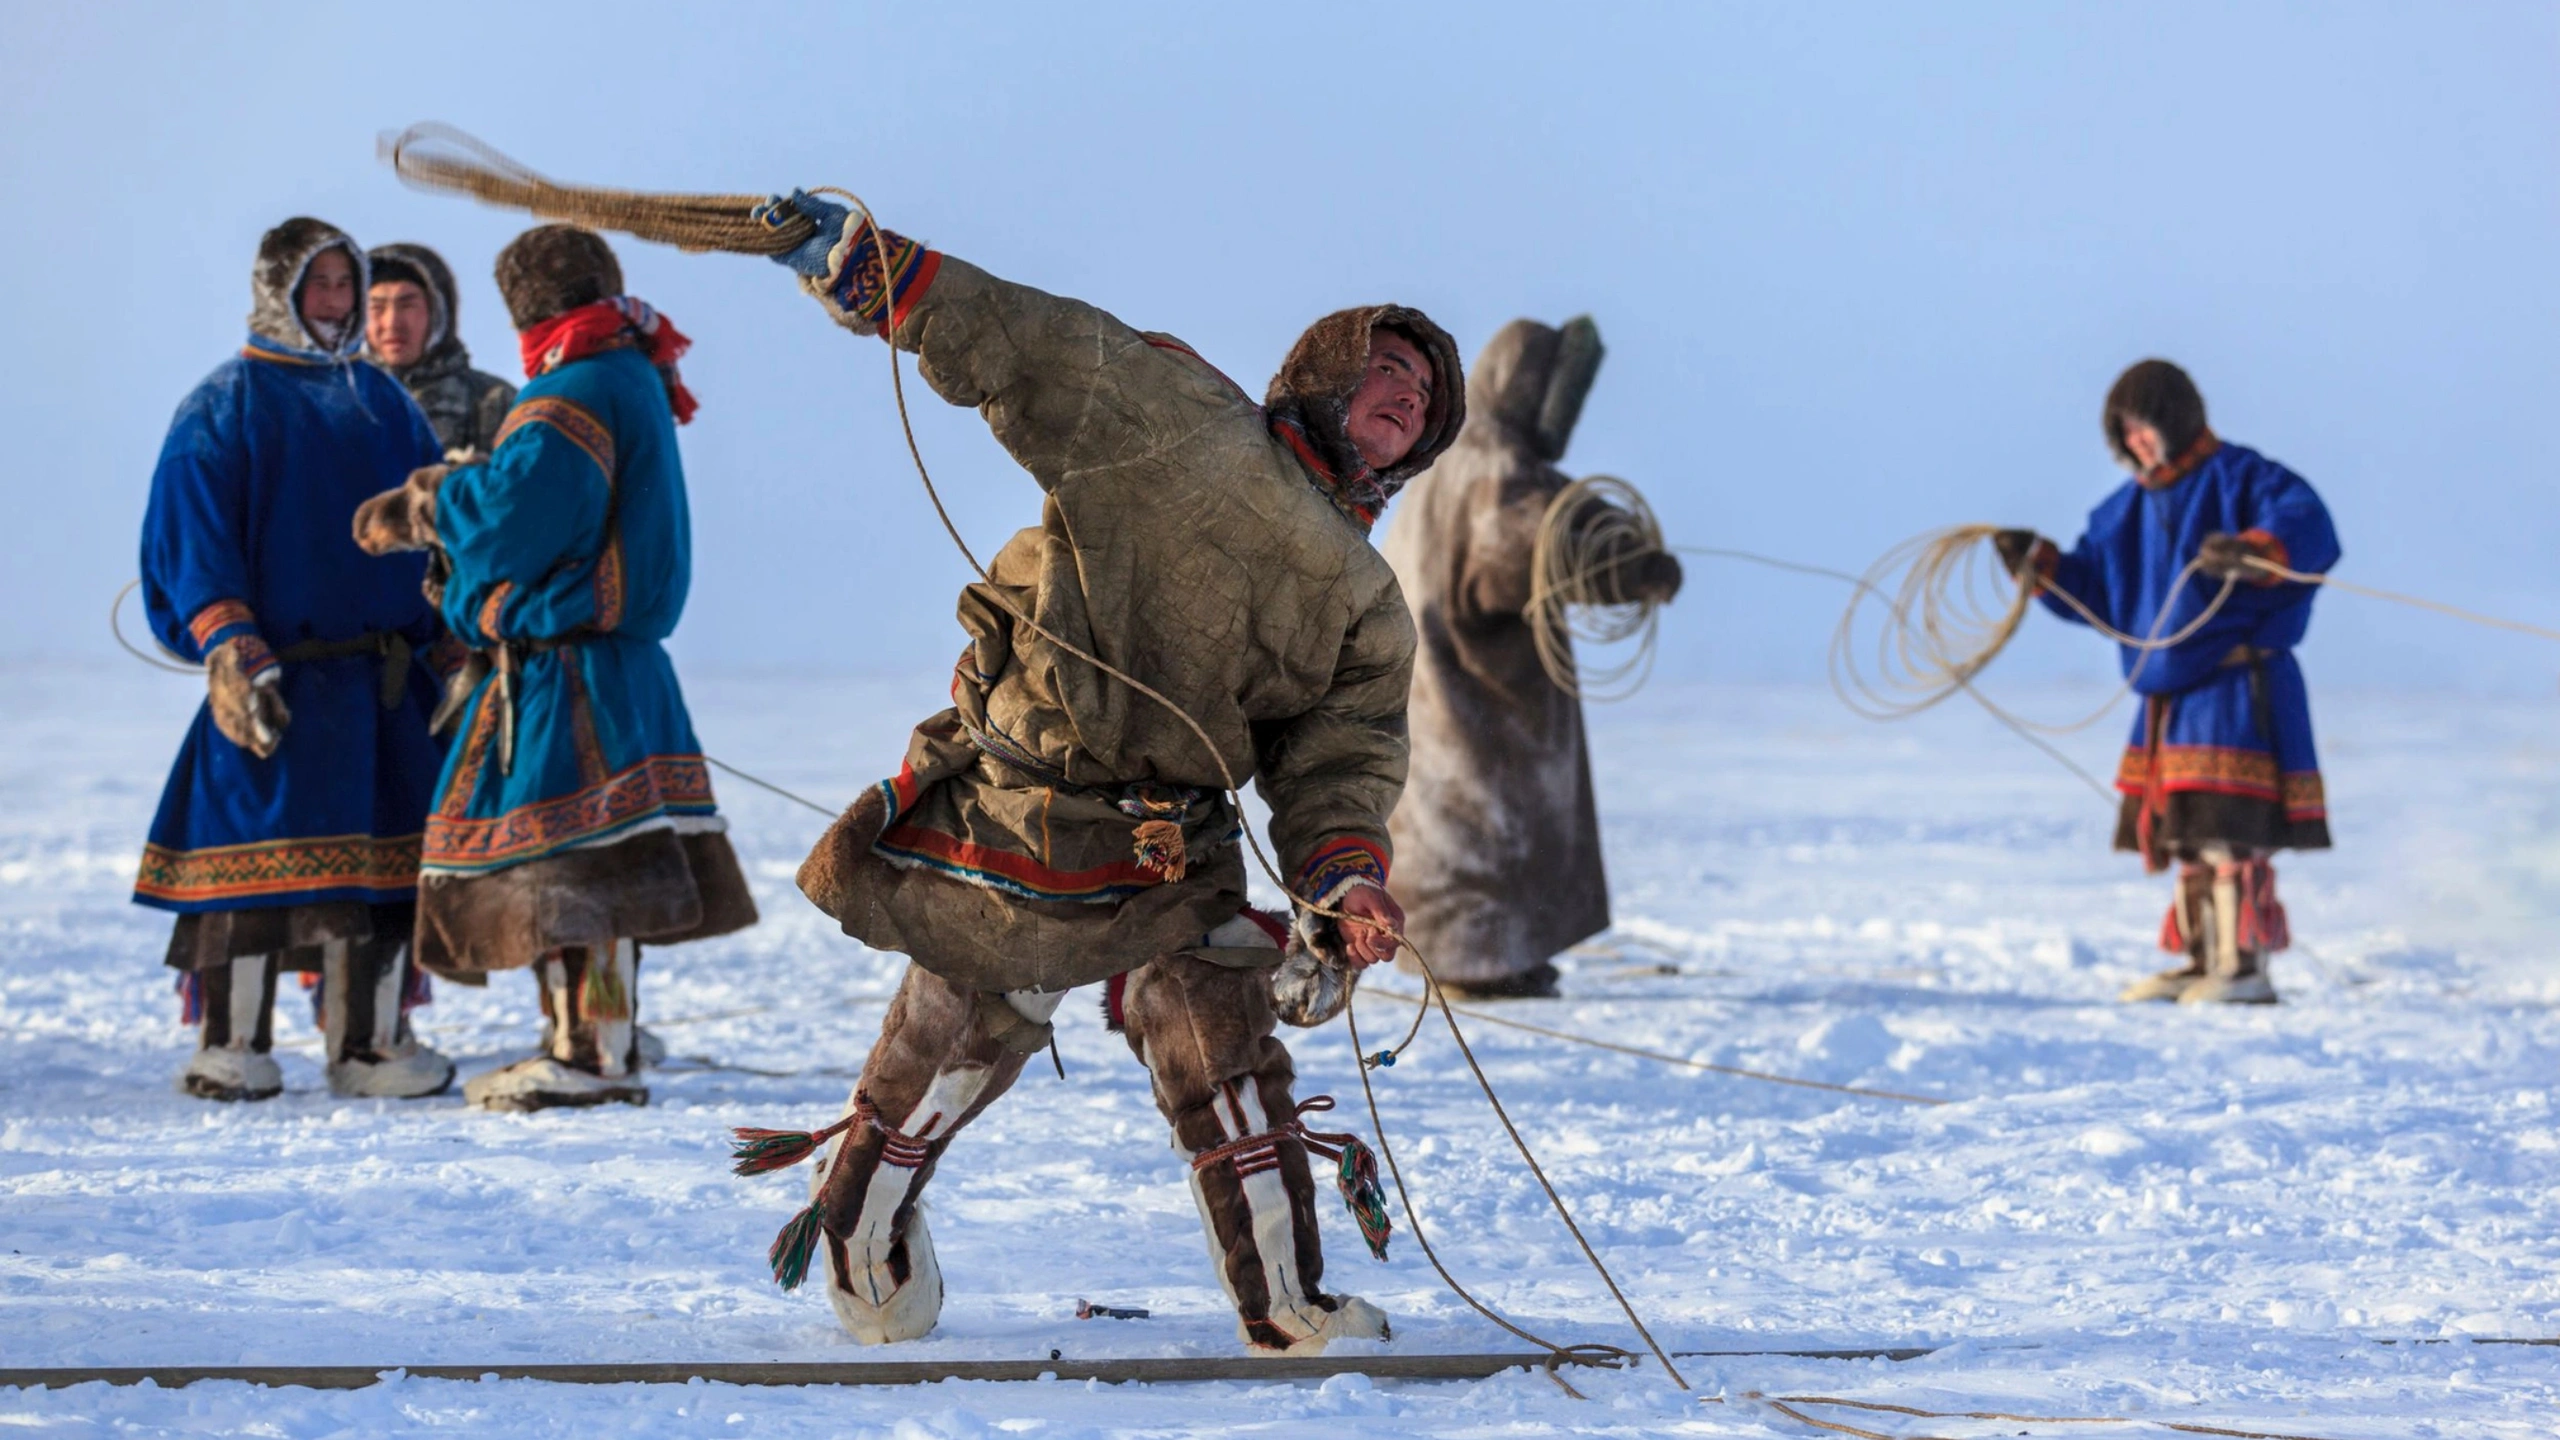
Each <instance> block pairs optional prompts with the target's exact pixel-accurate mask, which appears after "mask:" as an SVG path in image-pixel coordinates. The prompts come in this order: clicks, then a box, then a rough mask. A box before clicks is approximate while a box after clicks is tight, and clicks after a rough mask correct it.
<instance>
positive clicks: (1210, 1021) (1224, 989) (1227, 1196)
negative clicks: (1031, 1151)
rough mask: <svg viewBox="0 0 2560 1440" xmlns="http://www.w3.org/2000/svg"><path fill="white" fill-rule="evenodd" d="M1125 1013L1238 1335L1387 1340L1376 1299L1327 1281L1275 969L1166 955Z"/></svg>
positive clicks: (1144, 975)
mask: <svg viewBox="0 0 2560 1440" xmlns="http://www.w3.org/2000/svg"><path fill="white" fill-rule="evenodd" d="M1121 1015H1122V1020H1123V1023H1124V1024H1125V1026H1126V1027H1127V1031H1128V1036H1129V1044H1130V1048H1132V1049H1134V1050H1136V1051H1137V1052H1138V1058H1139V1060H1140V1061H1141V1062H1143V1063H1144V1064H1145V1065H1146V1067H1147V1073H1148V1075H1149V1076H1150V1077H1151V1078H1152V1080H1153V1082H1154V1090H1155V1100H1156V1108H1157V1109H1159V1110H1161V1111H1162V1112H1163V1113H1164V1116H1165V1118H1166V1119H1167V1120H1168V1121H1170V1122H1171V1123H1172V1126H1173V1144H1174V1149H1175V1150H1176V1151H1177V1152H1178V1153H1180V1154H1181V1155H1182V1156H1183V1158H1184V1160H1185V1161H1186V1162H1188V1166H1189V1169H1190V1181H1191V1198H1192V1201H1193V1203H1195V1204H1196V1205H1198V1206H1199V1208H1200V1224H1201V1229H1202V1230H1203V1231H1204V1232H1205V1234H1206V1237H1207V1239H1208V1242H1209V1263H1210V1265H1211V1266H1212V1267H1214V1268H1215V1269H1216V1270H1217V1272H1218V1283H1219V1285H1220V1286H1221V1287H1222V1288H1223V1289H1225V1291H1226V1292H1227V1299H1228V1301H1229V1302H1230V1303H1232V1304H1233V1305H1234V1306H1235V1309H1236V1334H1237V1336H1238V1337H1239V1338H1241V1339H1242V1340H1243V1341H1244V1343H1245V1344H1246V1345H1247V1346H1249V1347H1250V1348H1251V1349H1252V1351H1253V1352H1254V1353H1256V1354H1261V1355H1319V1354H1322V1353H1323V1352H1324V1349H1325V1347H1326V1346H1327V1345H1329V1344H1331V1343H1332V1342H1333V1341H1335V1340H1339V1339H1343V1338H1345V1337H1356V1338H1361V1339H1375V1338H1382V1337H1384V1336H1385V1335H1386V1334H1387V1317H1386V1316H1385V1315H1384V1314H1383V1313H1381V1312H1380V1311H1379V1310H1378V1308H1377V1307H1376V1306H1374V1305H1371V1304H1370V1303H1369V1302H1367V1301H1365V1300H1362V1299H1360V1298H1359V1297H1358V1296H1355V1295H1334V1294H1328V1293H1326V1292H1325V1290H1324V1288H1323V1281H1324V1237H1323V1235H1322V1233H1321V1232H1320V1231H1319V1230H1318V1228H1317V1224H1316V1188H1315V1179H1314V1176H1313V1174H1312V1173H1311V1172H1310V1170H1309V1169H1308V1165H1307V1146H1306V1141H1305V1139H1304V1138H1303V1135H1302V1133H1301V1131H1300V1129H1299V1127H1298V1124H1297V1117H1298V1107H1297V1105H1296V1103H1295V1102H1294V1101H1293V1100H1292V1098H1291V1096H1290V1086H1291V1084H1292V1083H1293V1081H1294V1079H1295V1070H1294V1067H1293V1066H1292V1065H1291V1063H1290V1060H1289V1050H1288V1047H1287V1046H1284V1045H1282V1044H1281V1043H1280V1042H1279V1040H1278V1039H1277V1038H1275V1037H1274V1036H1273V1034H1272V1031H1273V1029H1274V1028H1275V1027H1276V1025H1277V1024H1278V1016H1277V1015H1276V1014H1275V1013H1274V1009H1273V997H1272V992H1271V980H1270V977H1269V973H1268V972H1267V971H1259V970H1240V969H1234V968H1230V967H1227V966H1223V965H1217V964H1214V963H1211V962H1209V961H1207V960H1203V959H1200V958H1198V957H1196V956H1191V955H1172V956H1168V957H1166V958H1164V959H1162V960H1157V961H1155V962H1153V963H1151V964H1148V965H1144V966H1141V967H1139V968H1138V969H1137V970H1134V971H1132V972H1130V975H1129V979H1128V982H1127V984H1126V987H1125V989H1124V990H1123V992H1122V998H1121Z"/></svg>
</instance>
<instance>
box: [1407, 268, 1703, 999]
mask: <svg viewBox="0 0 2560 1440" xmlns="http://www.w3.org/2000/svg"><path fill="white" fill-rule="evenodd" d="M1601 353H1602V352H1601V346H1600V332H1599V329H1598V327H1597V326H1595V325H1593V324H1592V322H1591V320H1590V318H1589V317H1587V316H1584V317H1579V318H1576V319H1573V320H1568V321H1566V322H1565V324H1564V326H1563V327H1562V328H1561V329H1558V328H1556V327H1553V326H1548V325H1542V324H1540V323H1538V322H1537V321H1535V320H1514V321H1512V322H1511V323H1510V324H1508V325H1506V326H1504V327H1502V329H1501V331H1500V332H1498V333H1497V334H1495V336H1494V337H1493V339H1492V340H1491V341H1489V342H1487V343H1486V345H1485V347H1484V350H1483V352H1482V353H1480V354H1478V355H1477V356H1476V363H1475V369H1474V371H1473V373H1472V374H1471V375H1470V376H1469V378H1468V382H1467V428H1466V432H1465V433H1464V434H1462V435H1460V436H1459V437H1458V443H1457V445H1456V446H1455V447H1454V448H1453V449H1451V450H1450V452H1449V453H1448V454H1447V455H1446V456H1445V457H1443V458H1442V459H1441V461H1440V463H1439V464H1437V465H1434V466H1433V467H1431V470H1430V473H1428V474H1426V475H1424V476H1422V477H1421V478H1420V479H1419V480H1417V481H1416V482H1414V486H1413V490H1412V493H1411V494H1409V495H1407V496H1406V497H1405V502H1404V506H1403V508H1402V510H1401V511H1400V512H1399V513H1398V514H1397V516H1396V522H1395V525H1394V526H1393V528H1392V529H1391V530H1390V531H1389V533H1388V535H1387V542H1386V546H1385V550H1386V556H1387V559H1388V560H1389V561H1391V562H1393V563H1394V565H1395V569H1396V579H1397V581H1398V582H1399V583H1400V584H1402V585H1403V587H1404V594H1405V600H1406V602H1407V603H1408V604H1410V605H1411V606H1412V607H1413V622H1414V628H1415V630H1416V632H1417V635H1418V639H1419V649H1418V651H1417V654H1416V656H1415V661H1414V672H1413V704H1412V722H1411V723H1412V727H1413V770H1412V774H1411V776H1410V778H1408V779H1407V781H1406V782H1405V791H1404V799H1403V800H1402V802H1400V803H1399V804H1398V805H1397V806H1396V813H1395V823H1394V835H1395V844H1396V856H1397V865H1396V879H1395V892H1396V898H1397V899H1399V900H1401V901H1403V902H1404V909H1405V925H1406V933H1407V934H1409V935H1411V936H1412V937H1413V940H1414V943H1415V944H1416V945H1418V946H1420V947H1421V948H1422V950H1423V951H1424V953H1425V954H1426V955H1428V956H1429V958H1430V962H1431V969H1432V973H1433V974H1434V975H1435V976H1436V977H1437V978H1438V979H1439V980H1440V982H1441V984H1443V985H1444V986H1446V987H1448V988H1449V989H1451V990H1453V991H1455V992H1457V993H1459V994H1461V995H1466V996H1470V997H1475V998H1484V999H1490V998H1498V997H1504V996H1523V995H1552V994H1554V993H1555V985H1556V970H1555V966H1554V964H1553V957H1554V956H1555V955H1556V954H1558V953H1559V952H1561V951H1563V950H1565V949H1566V948H1567V947H1569V946H1571V945H1573V944H1575V943H1576V942H1578V941H1581V940H1584V939H1587V938H1589V937H1590V936H1593V935H1596V934H1599V933H1600V932H1601V931H1603V930H1606V929H1608V928H1609V881H1608V876H1607V875H1606V874H1605V873H1604V872H1603V870H1602V868H1601V857H1600V819H1599V815H1598V812H1597V810H1596V809H1595V808H1594V805H1593V803H1592V795H1591V761H1590V757H1589V755H1588V753H1587V751H1586V747H1585V743H1584V738H1583V724H1582V701H1581V699H1580V697H1579V696H1576V695H1574V694H1571V693H1569V692H1567V691H1565V690H1563V689H1561V688H1560V687H1558V686H1557V684H1556V683H1555V681H1553V680H1551V679H1550V678H1548V675H1547V670H1546V667H1545V665H1544V664H1543V663H1542V662H1541V660H1540V658H1539V654H1538V640H1537V636H1536V633H1535V630H1534V628H1533V627H1535V626H1536V625H1538V624H1539V623H1541V622H1540V620H1539V618H1538V617H1537V616H1536V615H1535V614H1534V613H1533V612H1532V608H1531V590H1532V585H1531V570H1532V563H1533V555H1534V553H1535V550H1536V548H1537V544H1538V537H1539V534H1540V531H1541V530H1542V529H1543V528H1544V527H1545V526H1546V525H1547V524H1548V520H1549V512H1550V511H1551V510H1553V509H1554V507H1555V506H1556V505H1557V504H1558V503H1559V499H1558V497H1559V496H1560V495H1561V493H1562V492H1563V491H1564V490H1565V489H1566V488H1567V487H1568V486H1570V485H1571V484H1572V483H1573V477H1571V476H1569V475H1567V474H1565V473H1564V471H1562V470H1560V469H1558V468H1557V466H1556V462H1557V461H1559V460H1561V459H1563V458H1564V452H1565V446H1566V445H1567V444H1568V443H1569V442H1570V441H1571V440H1572V438H1573V429H1574V424H1575V422H1576V421H1577V420H1579V419H1580V417H1581V414H1582V403H1583V399H1584V397H1585V396H1586V395H1588V394H1589V392H1590V389H1591V382H1592V379H1593V377H1594V376H1595V375H1596V374H1597V373H1598V371H1599V367H1600V357H1601ZM1608 513H1609V511H1608V507H1607V506H1606V504H1605V502H1603V501H1600V500H1599V499H1597V498H1594V497H1585V498H1583V499H1581V500H1580V502H1579V504H1578V507H1577V508H1576V509H1575V510H1574V511H1573V513H1571V514H1569V515H1561V516H1557V517H1555V518H1556V521H1557V523H1561V524H1565V525H1569V526H1572V527H1574V528H1575V529H1576V530H1583V529H1587V528H1589V527H1591V526H1593V525H1595V524H1597V523H1598V522H1600V521H1602V520H1603V519H1605V518H1606V517H1607V515H1608ZM1591 561H1592V566H1593V572H1594V576H1595V581H1594V583H1595V584H1596V585H1597V586H1598V587H1599V589H1598V593H1599V594H1600V595H1601V596H1603V597H1605V598H1608V599H1611V600H1615V601H1635V600H1644V601H1652V602H1657V603H1658V602H1661V601H1667V600H1669V599H1670V598H1671V597H1672V596H1673V595H1675V594H1677V593H1678V592H1679V589H1680V562H1679V561H1678V560H1676V559H1674V558H1672V557H1671V556H1670V555H1667V554H1664V553H1663V552H1661V551H1659V550H1653V549H1637V548H1632V546H1631V545H1630V546H1627V547H1622V548H1609V547H1607V546H1603V547H1602V553H1597V554H1594V555H1593V556H1592V557H1591ZM1557 638H1558V639H1559V640H1561V639H1562V637H1557ZM1568 643H1569V642H1568Z"/></svg>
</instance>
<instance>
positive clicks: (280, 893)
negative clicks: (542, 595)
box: [133, 338, 443, 912]
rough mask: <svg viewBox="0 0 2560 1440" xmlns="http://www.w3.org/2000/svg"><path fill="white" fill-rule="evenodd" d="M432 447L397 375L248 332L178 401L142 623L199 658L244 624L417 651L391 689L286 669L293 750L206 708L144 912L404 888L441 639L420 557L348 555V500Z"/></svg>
mask: <svg viewBox="0 0 2560 1440" xmlns="http://www.w3.org/2000/svg"><path fill="white" fill-rule="evenodd" d="M441 458H442V454H441V448H440V447H439V446H438V445H437V444H436V437H435V431H434V430H433V429H431V428H430V427H429V426H428V424H427V417H426V416H425V415H423V414H421V413H419V410H418V407H417V405H416V404H415V403H414V402H412V401H411V400H410V398H409V394H408V392H407V391H406V390H403V389H402V388H401V387H400V385H399V382H397V381H395V380H393V379H392V378H391V377H390V376H388V375H385V374H383V373H382V372H381V371H379V370H376V369H375V368H373V367H372V366H371V365H367V364H364V363H363V362H361V361H344V362H342V361H337V360H332V359H330V358H328V357H325V356H322V355H319V354H316V353H313V352H310V351H301V350H291V349H287V348H285V347H283V346H281V345H277V344H275V343H273V342H271V341H268V340H265V339H262V338H252V339H251V340H250V342H249V344H248V347H247V348H246V349H244V350H242V351H241V353H240V354H239V355H238V356H237V357H235V358H233V359H231V360H228V361H225V362H224V363H223V364H222V365H221V366H219V367H218V368H216V369H215V370H214V372H213V373H212V374H211V375H209V376H207V377H206V378H205V380H204V383H202V384H200V385H198V386H197V387H196V389H195V391H194V393H192V394H190V395H189V396H188V397H187V399H186V402H185V403H184V404H182V405H180V406H179V407H178V414H177V418H176V419H175V420H174V421H173V422H172V423H171V424H170V427H169V438H168V440H167V442H166V443H165V444H163V445H162V447H161V450H160V464H159V468H158V469H156V470H155V471H154V472H153V473H152V477H151V504H150V508H149V510H148V511H146V512H145V514H144V516H143V521H142V593H143V600H144V607H145V609H146V611H147V613H148V614H149V616H150V622H151V630H152V634H153V635H154V636H156V637H157V638H158V640H159V642H160V643H161V644H162V645H164V646H166V647H168V648H169V649H170V650H171V651H174V652H175V653H177V654H179V655H181V656H184V657H185V658H187V659H189V660H199V661H200V660H202V659H204V657H205V655H206V654H207V653H208V652H209V651H210V650H211V649H212V648H213V647H214V646H216V645H220V644H222V643H224V642H225V641H227V640H229V639H231V638H232V637H234V636H238V635H242V634H248V633H254V634H256V635H258V636H259V637H260V638H262V639H263V640H264V641H265V642H266V644H267V646H268V648H269V649H270V650H275V651H281V650H283V649H284V648H285V647H287V646H289V645H292V644H294V643H295V642H297V641H303V640H315V639H316V640H344V639H351V638H355V637H358V636H361V635H363V634H365V633H366V632H368V631H398V632H399V633H400V634H402V635H403V636H405V637H407V639H408V640H409V642H410V643H411V645H412V646H413V647H415V649H416V651H417V653H418V655H419V656H420V657H421V659H420V660H419V661H417V662H413V666H412V671H411V673H410V675H409V682H408V693H407V694H406V696H405V697H404V698H403V700H402V701H401V703H400V705H399V706H398V707H397V708H395V709H391V710H385V709H383V708H382V705H381V701H380V698H379V697H380V683H381V671H380V664H381V662H380V661H378V660H377V659H375V658H374V657H372V656H369V655H356V656H348V657H345V658H341V659H329V660H311V661H306V662H300V663H294V662H288V663H286V664H285V665H284V667H283V670H284V675H283V679H282V680H281V682H280V684H281V685H282V687H283V689H282V695H283V699H284V702H285V706H286V708H287V709H289V710H290V711H291V712H292V717H293V718H292V722H291V723H290V724H289V725H287V726H286V728H285V732H284V739H283V744H282V748H280V749H279V750H278V751H277V752H276V754H275V755H274V756H272V757H271V758H269V759H265V760H260V759H258V758H257V757H255V756H253V755H251V754H250V753H249V752H247V751H245V750H242V749H241V748H239V747H238V746H236V745H234V744H232V743H231V742H230V741H229V740H226V739H224V738H223V736H222V733H221V732H220V731H219V730H217V729H215V728H214V724H213V714H212V709H211V706H210V705H207V706H206V707H204V708H202V709H200V710H198V711H197V713H196V718H195V723H194V725H193V726H192V727H190V728H189V730H188V731H187V738H186V742H185V744H183V745H182V746H181V747H180V748H179V750H178V759H177V763H176V765H175V766H173V767H172V768H171V770H170V772H169V781H168V785H167V787H166V788H165V789H164V790H163V791H162V793H161V797H160V811H159V814H158V815H156V816H155V817H154V818H153V819H152V822H151V832H150V842H149V844H148V845H147V846H146V848H145V849H144V852H143V861H142V873H141V876H140V878H139V879H138V880H137V881H136V883H135V886H134V897H133V898H134V899H135V900H136V901H138V902H139V903H141V904H144V905H150V906H155V907H157V908H160V909H163V910H175V911H180V912H191V911H209V910H247V909H256V908H261V907H267V906H282V905H297V904H309V903H316V902H320V901H335V900H362V901H372V902H380V903H393V902H400V901H406V900H409V899H411V898H413V896H414V894H415V887H416V884H417V868H418V845H419V832H420V830H421V828H422V825H423V822H424V820H425V818H426V813H427V805H428V801H429V798H430V796H431V795H432V791H433V786H434V783H435V776H436V771H437V769H438V767H439V765H440V764H441V762H442V759H443V755H442V747H441V746H439V745H438V744H437V743H436V742H435V741H434V740H432V739H430V738H429V737H428V735H427V717H428V716H429V715H430V714H432V713H433V712H434V709H435V702H436V687H437V684H438V682H437V680H436V677H435V675H434V674H433V673H432V672H431V671H430V670H429V669H428V667H427V666H426V665H425V664H424V663H423V656H424V655H425V653H426V651H427V648H428V646H429V645H430V644H431V643H433V642H434V640H435V639H436V637H437V635H438V633H439V626H438V623H437V619H436V615H435V611H434V609H433V608H432V607H430V606H429V605H428V604H427V601H426V599H425V597H424V596H423V595H421V594H420V593H419V588H418V586H419V581H420V579H421V578H422V576H423V574H424V562H423V561H422V560H421V559H420V558H419V557H418V556H415V555H409V556H394V557H391V558H388V559H376V558H374V557H371V556H368V555H366V554H365V553H364V552H363V551H362V550H360V549H358V548H357V547H356V543H355V540H354V537H353V530H354V522H355V512H356V507H357V506H358V505H360V504H362V503H363V502H365V501H366V500H369V499H371V498H372V497H373V496H375V495H377V494H379V493H381V492H382V491H384V490H387V489H390V488H392V487H394V486H396V485H398V484H400V483H401V482H402V481H403V480H405V479H407V478H408V475H409V472H410V471H411V470H412V469H414V468H416V467H418V466H420V465H431V464H434V463H435V462H436V461H438V460H439V459H441Z"/></svg>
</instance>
